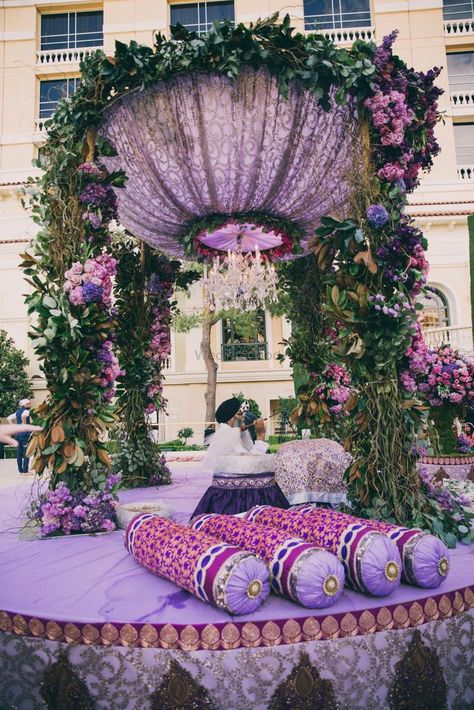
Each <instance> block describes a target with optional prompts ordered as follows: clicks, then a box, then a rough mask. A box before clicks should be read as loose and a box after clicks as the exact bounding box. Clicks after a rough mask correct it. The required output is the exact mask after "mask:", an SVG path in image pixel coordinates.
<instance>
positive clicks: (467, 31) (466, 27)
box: [444, 19, 474, 37]
mask: <svg viewBox="0 0 474 710" xmlns="http://www.w3.org/2000/svg"><path fill="white" fill-rule="evenodd" d="M444 34H445V35H446V36H447V37H458V36H459V35H461V36H463V37H464V36H465V35H472V34H474V19H470V20H469V19H467V20H445V22H444Z"/></svg>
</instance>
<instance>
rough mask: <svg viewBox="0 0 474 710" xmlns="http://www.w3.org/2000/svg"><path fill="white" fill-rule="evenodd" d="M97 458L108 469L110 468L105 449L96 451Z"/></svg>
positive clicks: (108, 457) (110, 463)
mask: <svg viewBox="0 0 474 710" xmlns="http://www.w3.org/2000/svg"><path fill="white" fill-rule="evenodd" d="M97 458H98V459H99V461H101V462H102V463H103V464H105V466H107V467H108V468H110V466H111V465H112V462H111V460H110V456H109V455H108V453H107V451H106V450H105V449H97Z"/></svg>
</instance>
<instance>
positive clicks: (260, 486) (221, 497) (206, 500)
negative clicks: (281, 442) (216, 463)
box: [192, 471, 290, 517]
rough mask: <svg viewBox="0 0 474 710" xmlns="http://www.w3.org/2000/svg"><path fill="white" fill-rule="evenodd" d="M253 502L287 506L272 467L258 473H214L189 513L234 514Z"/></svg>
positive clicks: (247, 507) (245, 508)
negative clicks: (268, 470) (209, 483)
mask: <svg viewBox="0 0 474 710" xmlns="http://www.w3.org/2000/svg"><path fill="white" fill-rule="evenodd" d="M255 505H271V506H275V507H276V508H289V506H290V504H289V503H288V501H287V499H286V498H285V495H284V494H283V491H282V490H281V488H280V486H279V485H278V483H277V482H276V481H275V474H274V473H273V471H270V472H260V473H239V474H236V473H234V474H233V473H225V472H220V473H215V474H214V476H213V478H212V484H211V485H210V486H209V488H208V489H207V491H206V492H205V493H204V495H203V497H202V498H201V500H200V501H199V503H198V505H197V508H196V510H195V511H194V513H193V515H192V517H194V516H196V515H202V514H204V513H219V514H220V515H235V514H236V513H245V511H247V510H250V508H252V507H253V506H255Z"/></svg>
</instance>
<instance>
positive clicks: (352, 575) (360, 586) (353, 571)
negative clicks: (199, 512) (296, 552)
mask: <svg viewBox="0 0 474 710" xmlns="http://www.w3.org/2000/svg"><path fill="white" fill-rule="evenodd" d="M245 517H246V519H247V520H249V521H252V522H256V523H258V524H259V525H265V526H270V527H276V528H279V529H280V530H283V531H284V532H285V533H287V534H288V535H297V536H298V537H300V538H302V539H303V540H306V541H308V542H312V543H313V544H315V545H318V546H320V547H322V548H323V549H325V550H327V551H329V552H332V553H333V554H334V555H336V556H337V558H338V559H339V560H340V561H341V562H342V564H343V566H344V571H345V573H346V582H347V583H348V584H349V585H350V586H352V587H353V588H354V589H357V590H358V591H361V592H365V593H369V594H373V595H375V596H384V595H386V594H390V592H392V591H393V590H394V589H395V588H396V587H397V586H398V585H399V584H400V570H401V560H400V555H399V553H398V550H397V547H396V545H395V543H394V542H392V540H390V539H389V538H387V537H386V536H385V535H383V534H381V533H379V532H376V531H375V530H373V528H370V527H368V526H367V525H362V524H360V523H354V521H353V519H352V517H351V516H349V515H346V514H345V513H340V512H339V511H335V510H330V509H328V508H316V509H313V510H312V511H311V514H310V515H309V514H308V513H304V512H301V510H298V509H290V510H282V509H281V508H273V507H270V506H256V507H255V508H252V509H251V510H249V512H248V513H246V516H245Z"/></svg>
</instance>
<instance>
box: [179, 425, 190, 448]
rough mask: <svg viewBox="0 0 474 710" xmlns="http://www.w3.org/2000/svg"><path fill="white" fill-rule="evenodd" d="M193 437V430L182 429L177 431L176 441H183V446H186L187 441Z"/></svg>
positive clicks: (186, 427) (188, 428)
mask: <svg viewBox="0 0 474 710" xmlns="http://www.w3.org/2000/svg"><path fill="white" fill-rule="evenodd" d="M193 435H194V432H193V430H192V429H191V427H189V426H185V427H183V429H180V430H179V431H178V439H181V440H182V441H184V443H185V444H187V442H188V439H190V438H191V437H192V436H193Z"/></svg>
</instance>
